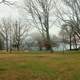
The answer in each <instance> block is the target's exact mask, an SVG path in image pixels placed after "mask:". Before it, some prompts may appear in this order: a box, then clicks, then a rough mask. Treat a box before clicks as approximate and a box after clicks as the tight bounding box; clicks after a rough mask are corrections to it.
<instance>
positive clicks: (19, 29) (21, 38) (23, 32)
mask: <svg viewBox="0 0 80 80" xmlns="http://www.w3.org/2000/svg"><path fill="white" fill-rule="evenodd" d="M29 30H30V26H27V24H25V23H24V22H23V23H22V22H21V21H20V20H16V21H15V22H14V26H13V32H14V33H13V46H14V47H15V48H17V50H18V51H19V50H20V49H21V48H22V47H23V46H24V45H23V44H24V43H25V40H26V37H27V36H28V32H29Z"/></svg>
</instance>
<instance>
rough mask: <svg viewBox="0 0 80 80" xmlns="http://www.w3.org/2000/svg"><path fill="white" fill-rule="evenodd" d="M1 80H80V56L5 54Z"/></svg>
mask: <svg viewBox="0 0 80 80" xmlns="http://www.w3.org/2000/svg"><path fill="white" fill-rule="evenodd" d="M16 53H17V54H16ZM0 80H80V54H76V53H74V54H62V53H54V54H51V53H45V52H42V53H41V54H40V52H39V53H35V52H31V53H30V52H27V53H26V52H20V53H19V52H12V53H11V54H9V53H5V54H4V52H3V54H0Z"/></svg>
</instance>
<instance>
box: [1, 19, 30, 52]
mask: <svg viewBox="0 0 80 80" xmlns="http://www.w3.org/2000/svg"><path fill="white" fill-rule="evenodd" d="M29 29H30V27H29V26H27V24H26V23H24V22H22V21H21V20H15V21H14V20H11V19H10V18H9V19H5V18H2V20H1V22H0V36H1V37H0V49H6V51H9V50H10V51H11V50H12V49H16V50H20V49H23V48H24V44H25V40H26V36H27V35H28V31H29Z"/></svg>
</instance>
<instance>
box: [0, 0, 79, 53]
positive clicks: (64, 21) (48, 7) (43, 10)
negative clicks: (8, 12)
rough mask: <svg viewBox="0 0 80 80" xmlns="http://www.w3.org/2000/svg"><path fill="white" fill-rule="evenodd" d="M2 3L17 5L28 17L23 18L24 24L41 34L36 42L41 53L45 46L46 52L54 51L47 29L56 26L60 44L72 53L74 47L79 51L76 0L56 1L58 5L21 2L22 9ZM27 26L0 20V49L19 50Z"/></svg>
mask: <svg viewBox="0 0 80 80" xmlns="http://www.w3.org/2000/svg"><path fill="white" fill-rule="evenodd" d="M1 3H4V4H7V5H13V6H15V7H16V6H17V8H18V7H19V8H21V9H20V10H22V9H23V10H24V13H25V14H26V15H27V16H26V15H25V17H26V19H27V21H26V23H28V22H29V23H30V25H31V26H32V28H33V29H34V27H35V28H36V29H37V30H38V32H39V33H40V34H41V38H38V39H37V41H38V45H39V48H40V50H42V46H44V47H45V48H46V50H50V51H51V52H52V51H53V49H52V47H53V45H54V46H55V45H56V43H55V42H54V43H53V42H52V40H51V37H50V28H51V27H53V25H54V24H55V23H56V24H57V25H58V24H59V26H60V27H61V31H60V36H62V41H63V42H65V43H68V44H69V45H70V50H72V46H73V45H74V48H75V49H77V48H78V44H79V43H80V42H79V41H80V5H79V4H80V1H79V0H59V1H57V2H56V0H24V5H23V6H19V5H17V4H15V3H11V2H9V1H6V0H2V2H1ZM26 23H24V21H22V20H21V21H20V20H16V21H12V20H11V19H9V20H6V19H2V20H1V23H0V36H1V38H0V45H1V46H0V47H2V48H3V47H5V46H6V50H7V51H8V50H10V51H11V50H12V49H13V48H16V49H17V50H20V48H21V49H22V48H23V47H24V44H25V42H26V35H27V33H28V32H29V29H30V27H31V26H28V25H27V24H26ZM2 43H3V44H4V45H5V46H3V45H2ZM2 48H1V49H2Z"/></svg>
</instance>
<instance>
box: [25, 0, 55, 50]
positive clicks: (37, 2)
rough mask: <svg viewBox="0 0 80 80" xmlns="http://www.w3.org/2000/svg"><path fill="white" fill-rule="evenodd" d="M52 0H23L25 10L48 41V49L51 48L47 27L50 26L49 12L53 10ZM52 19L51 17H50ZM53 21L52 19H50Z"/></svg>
mask: <svg viewBox="0 0 80 80" xmlns="http://www.w3.org/2000/svg"><path fill="white" fill-rule="evenodd" d="M53 2H54V0H27V1H26V0H25V1H24V3H25V10H26V11H28V12H29V13H30V14H31V16H32V19H33V23H34V25H35V27H36V28H37V29H38V31H39V32H40V33H41V35H42V36H43V39H44V40H45V41H46V42H47V43H48V48H47V49H49V50H51V51H53V50H52V45H51V40H50V34H49V29H50V27H52V26H51V21H50V18H51V17H50V12H51V11H52V10H53ZM51 20H53V19H51ZM52 22H53V21H52Z"/></svg>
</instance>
